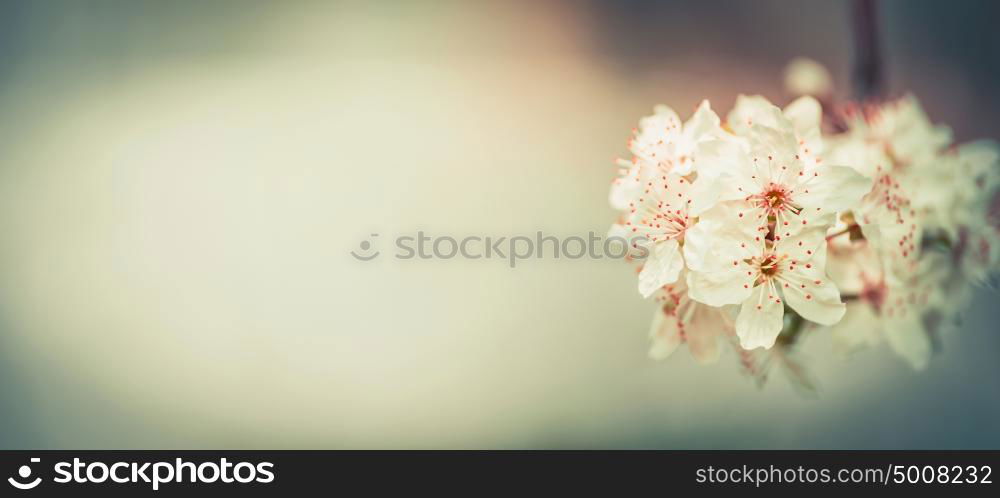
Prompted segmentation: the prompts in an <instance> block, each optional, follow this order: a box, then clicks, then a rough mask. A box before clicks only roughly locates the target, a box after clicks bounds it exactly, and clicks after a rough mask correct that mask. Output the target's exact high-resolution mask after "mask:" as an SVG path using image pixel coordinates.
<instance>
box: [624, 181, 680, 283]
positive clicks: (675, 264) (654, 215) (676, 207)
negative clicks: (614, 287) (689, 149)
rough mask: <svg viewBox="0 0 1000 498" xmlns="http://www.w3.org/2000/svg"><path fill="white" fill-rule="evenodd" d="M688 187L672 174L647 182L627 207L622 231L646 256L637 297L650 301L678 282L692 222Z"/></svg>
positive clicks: (640, 273)
mask: <svg viewBox="0 0 1000 498" xmlns="http://www.w3.org/2000/svg"><path fill="white" fill-rule="evenodd" d="M690 191H691V184H690V182H688V181H687V180H685V179H684V178H683V177H681V176H678V175H676V174H674V173H667V174H663V175H661V176H660V177H659V178H653V179H650V180H649V181H647V182H646V185H645V188H644V189H643V191H642V192H641V193H640V194H639V197H638V198H637V199H636V200H635V201H633V202H631V203H630V204H629V212H628V214H627V218H626V221H625V223H624V228H625V231H626V233H628V234H629V236H630V237H629V238H630V239H631V240H635V237H636V236H638V237H642V239H641V240H638V241H635V242H633V244H636V245H638V244H641V245H643V246H644V247H645V248H646V249H647V251H648V256H647V257H646V260H645V262H644V263H643V266H642V271H641V272H639V293H641V294H642V297H649V296H651V295H652V294H653V293H654V292H656V291H657V290H659V289H660V288H661V287H663V286H664V285H666V284H672V283H674V282H676V281H677V276H678V275H679V274H680V272H681V270H682V269H683V268H684V258H683V256H682V254H681V246H680V244H681V242H682V241H683V240H684V233H685V232H686V231H687V229H688V227H689V226H690V225H691V224H692V222H693V220H692V219H691V216H690V215H689V214H688V209H689V207H690V205H691V196H690Z"/></svg>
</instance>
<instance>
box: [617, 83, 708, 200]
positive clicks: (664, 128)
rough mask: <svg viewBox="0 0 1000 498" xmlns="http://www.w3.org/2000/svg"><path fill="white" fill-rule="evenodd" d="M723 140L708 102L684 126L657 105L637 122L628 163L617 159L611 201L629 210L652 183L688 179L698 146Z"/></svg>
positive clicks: (704, 102)
mask: <svg viewBox="0 0 1000 498" xmlns="http://www.w3.org/2000/svg"><path fill="white" fill-rule="evenodd" d="M724 136H725V132H723V130H722V128H721V127H720V125H719V116H718V115H716V114H715V112H714V111H712V107H711V105H710V104H709V103H708V101H707V100H705V101H702V103H701V105H699V106H698V108H697V109H696V110H695V112H694V114H693V115H692V116H691V118H690V119H688V121H687V122H686V123H681V119H680V117H678V115H677V113H676V112H674V110H673V109H671V108H669V107H667V106H663V105H659V106H656V107H655V108H654V113H653V115H651V116H646V117H644V118H642V119H641V120H640V121H639V127H638V128H637V129H636V130H635V131H634V137H633V138H632V139H631V140H629V143H628V147H629V150H630V151H631V152H632V154H633V159H632V160H631V161H626V160H624V159H619V160H618V161H617V164H618V167H619V176H618V178H616V179H615V180H614V181H613V182H612V184H611V193H610V201H611V205H612V207H614V208H615V209H619V210H625V209H629V205H630V203H632V202H633V201H635V199H636V198H638V196H639V194H640V193H641V192H642V191H643V190H644V189H645V187H646V184H647V183H648V182H649V181H650V180H651V179H655V178H658V177H661V176H662V175H664V174H668V173H674V174H677V175H681V176H687V175H690V174H691V173H692V172H693V171H694V169H695V163H696V154H697V153H696V150H697V147H698V144H700V143H701V142H703V141H706V140H716V139H720V138H722V137H724Z"/></svg>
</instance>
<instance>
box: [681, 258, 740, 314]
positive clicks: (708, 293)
mask: <svg viewBox="0 0 1000 498" xmlns="http://www.w3.org/2000/svg"><path fill="white" fill-rule="evenodd" d="M748 273H751V275H748ZM753 279H754V276H753V275H752V272H751V271H750V267H749V265H747V264H746V263H742V262H740V263H739V264H738V265H737V266H734V267H733V269H732V270H719V271H711V272H689V273H688V277H687V283H688V296H690V297H691V299H694V300H695V301H698V302H700V303H705V304H707V305H709V306H722V305H724V304H739V303H741V302H743V300H744V299H746V298H747V296H749V295H750V293H751V292H752V289H751V287H752V286H753Z"/></svg>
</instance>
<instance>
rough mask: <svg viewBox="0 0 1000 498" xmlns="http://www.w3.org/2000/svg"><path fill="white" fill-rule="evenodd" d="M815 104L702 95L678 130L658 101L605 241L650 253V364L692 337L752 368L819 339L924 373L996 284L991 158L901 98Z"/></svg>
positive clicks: (633, 145) (616, 189)
mask: <svg viewBox="0 0 1000 498" xmlns="http://www.w3.org/2000/svg"><path fill="white" fill-rule="evenodd" d="M800 86H801V85H800ZM820 97H821V99H822V101H823V102H825V103H826V104H827V105H825V106H824V105H822V104H821V103H820V102H821V100H820V99H817V98H816V97H815V96H810V95H804V96H801V97H799V98H798V99H796V100H794V101H793V102H791V103H790V104H788V105H787V106H785V107H784V108H779V107H778V106H776V105H774V104H772V103H771V102H770V101H768V100H767V99H766V98H764V97H761V96H745V95H741V96H739V97H738V98H737V100H736V103H735V105H734V107H733V108H732V110H730V111H729V113H728V115H726V116H725V119H724V120H723V119H721V118H720V117H719V115H718V114H716V112H715V111H713V109H712V108H711V106H710V104H709V102H708V101H704V102H702V103H701V105H700V106H698V107H697V109H696V110H695V111H694V113H693V114H692V115H691V116H690V117H689V118H688V119H687V120H686V121H683V120H682V119H681V118H680V116H678V114H677V113H676V112H674V111H673V110H672V109H671V108H669V107H666V106H657V107H656V108H655V109H654V112H653V114H652V115H650V116H647V117H644V118H642V119H641V120H640V122H639V126H638V128H637V129H636V130H634V136H633V138H632V139H631V140H630V141H629V144H628V147H629V150H630V151H631V153H632V158H631V160H619V161H618V165H619V169H620V171H619V175H618V177H617V178H615V180H614V181H613V183H612V186H611V192H610V196H609V197H610V203H611V205H612V207H613V208H615V209H616V210H619V211H620V212H621V214H620V217H619V219H618V221H617V222H616V223H615V224H614V225H613V226H612V228H611V232H612V234H614V235H619V236H626V237H627V238H629V237H630V238H631V240H635V241H636V242H635V243H634V244H635V246H636V247H638V246H643V249H644V251H643V253H644V254H646V255H647V256H646V257H645V258H644V259H643V260H642V261H637V262H638V263H639V264H640V265H641V266H640V268H639V271H638V290H639V293H640V294H641V295H642V296H643V297H645V298H650V299H652V300H653V301H655V302H656V304H657V307H656V312H655V314H654V318H653V324H652V328H651V331H650V336H651V339H652V349H651V352H650V354H651V355H652V356H653V357H654V358H663V357H666V356H668V355H670V354H671V353H673V352H674V350H676V349H677V348H678V347H679V346H680V345H681V344H686V345H687V346H688V348H689V350H690V351H691V354H692V355H693V356H694V357H695V358H696V359H697V360H699V361H701V362H712V361H714V360H716V359H717V358H718V357H719V356H720V353H721V349H722V347H721V345H726V344H728V345H731V346H732V347H733V348H735V349H736V351H737V353H738V357H739V358H740V360H741V361H742V362H743V363H744V366H746V367H747V368H748V369H749V370H751V371H753V370H755V369H757V368H759V364H758V363H760V362H761V360H760V358H761V356H760V355H772V356H773V355H775V354H778V353H780V354H781V355H782V356H784V354H783V353H782V351H783V348H785V347H786V346H788V345H789V344H791V343H792V342H793V341H794V340H795V339H796V337H798V336H800V335H801V334H803V333H808V334H812V333H814V332H815V331H817V330H821V329H827V330H829V332H830V333H831V334H832V337H833V344H834V347H835V348H837V349H838V350H839V351H842V352H849V351H853V350H856V349H858V348H860V347H864V346H869V345H875V344H878V343H882V342H884V343H887V344H888V345H889V346H890V347H891V349H892V350H894V351H895V352H896V353H898V354H899V355H901V356H902V357H903V358H905V359H906V360H907V361H908V362H909V363H910V364H912V365H913V366H914V367H916V368H923V367H924V366H925V365H926V364H927V362H928V359H929V357H930V355H931V352H932V351H933V350H934V349H935V344H936V342H937V337H938V336H939V335H940V334H941V333H944V332H945V331H946V330H947V329H949V328H951V327H952V326H953V324H954V323H955V320H956V317H957V314H958V313H959V312H960V311H961V310H962V309H963V308H964V307H965V306H966V305H967V304H968V302H969V299H970V295H971V288H972V287H973V285H974V284H977V283H984V282H988V281H989V279H990V278H991V277H992V276H993V275H995V274H996V271H997V269H998V267H1000V169H998V168H1000V161H998V158H1000V148H998V146H997V145H996V144H995V143H993V142H988V141H980V142H972V143H965V144H955V143H953V141H952V135H951V132H950V130H949V129H948V128H947V127H943V126H938V125H934V124H932V123H931V121H930V120H929V119H928V117H927V115H926V114H925V112H924V111H923V109H922V108H921V105H920V103H919V102H918V101H917V99H916V98H915V97H913V96H910V95H907V96H903V97H899V98H893V99H885V100H881V101H878V102H865V103H851V102H846V103H842V104H831V103H830V101H831V99H828V98H824V97H823V96H822V95H820ZM824 107H825V108H824ZM765 362H766V360H765Z"/></svg>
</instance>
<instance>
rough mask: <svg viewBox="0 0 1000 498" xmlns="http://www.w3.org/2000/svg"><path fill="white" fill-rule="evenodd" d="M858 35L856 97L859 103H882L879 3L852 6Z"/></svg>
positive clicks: (865, 0) (864, 0) (863, 0)
mask: <svg viewBox="0 0 1000 498" xmlns="http://www.w3.org/2000/svg"><path fill="white" fill-rule="evenodd" d="M851 21H852V22H851V24H852V28H853V31H854V69H853V80H854V93H855V97H856V98H857V99H858V100H869V99H878V98H880V97H881V96H882V94H883V92H884V91H885V88H884V86H885V82H884V79H883V77H882V76H883V75H882V54H881V50H880V48H879V39H878V9H877V7H876V5H875V0H854V2H853V4H852V5H851Z"/></svg>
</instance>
